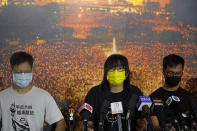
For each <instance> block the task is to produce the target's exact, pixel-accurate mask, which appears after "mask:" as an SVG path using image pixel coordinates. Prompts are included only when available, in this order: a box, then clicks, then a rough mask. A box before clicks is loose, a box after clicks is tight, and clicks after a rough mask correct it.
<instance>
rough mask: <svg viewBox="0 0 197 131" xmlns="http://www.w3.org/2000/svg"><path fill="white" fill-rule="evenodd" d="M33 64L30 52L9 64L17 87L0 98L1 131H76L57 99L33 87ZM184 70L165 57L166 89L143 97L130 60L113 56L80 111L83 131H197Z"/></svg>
mask: <svg viewBox="0 0 197 131" xmlns="http://www.w3.org/2000/svg"><path fill="white" fill-rule="evenodd" d="M33 64H34V58H33V56H32V55H30V54H28V53H26V52H16V53H14V54H12V56H11V58H10V65H11V69H12V81H13V82H12V85H11V86H10V87H8V88H6V89H4V90H3V91H1V92H0V120H1V130H2V131H42V130H43V123H44V122H47V123H48V124H50V125H55V127H54V129H52V130H56V131H65V130H69V131H72V130H74V126H73V123H72V122H71V121H73V119H70V121H69V122H65V120H64V116H63V115H62V113H61V111H60V109H59V108H58V106H57V104H56V102H55V100H54V98H53V97H52V96H51V95H50V94H49V93H48V92H47V91H45V90H43V89H40V88H39V87H36V86H34V85H33V82H32V78H33V76H32V72H33ZM184 66H185V61H184V59H183V58H182V57H181V56H178V55H176V54H170V55H168V56H166V57H165V58H164V59H163V76H164V78H165V84H164V85H163V86H162V87H160V88H159V89H157V90H156V91H154V92H153V93H152V94H151V95H150V96H143V93H142V91H141V90H140V89H139V88H138V87H136V86H134V85H132V83H131V82H130V75H131V73H130V70H129V63H128V60H127V58H126V57H125V56H123V55H121V54H112V55H111V56H109V57H108V58H107V60H106V61H105V63H104V75H103V80H102V82H101V83H100V84H99V85H97V86H95V87H92V88H91V89H90V90H89V92H88V93H87V95H86V97H85V100H84V104H83V105H82V106H81V107H80V109H79V114H80V116H81V120H82V128H81V130H84V131H93V130H94V131H135V130H136V131H197V98H196V96H195V95H194V94H192V93H190V92H188V91H186V90H185V89H183V88H182V87H181V86H180V82H181V77H182V75H183V71H184ZM79 93H80V92H79ZM72 113H73V112H72V111H71V112H70V115H71V116H70V117H71V118H72V117H73V116H72V115H73V114H72Z"/></svg>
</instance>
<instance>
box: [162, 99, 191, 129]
mask: <svg viewBox="0 0 197 131" xmlns="http://www.w3.org/2000/svg"><path fill="white" fill-rule="evenodd" d="M166 103H167V105H168V106H169V107H170V108H171V109H172V110H173V111H174V113H176V117H177V119H178V122H179V123H180V126H179V127H180V130H184V131H187V130H189V128H188V125H187V122H186V119H185V117H184V116H183V115H184V113H185V112H186V110H187V109H186V108H187V107H189V105H188V104H186V101H185V100H184V99H182V100H180V99H179V97H177V96H170V97H169V98H168V99H167V101H166Z"/></svg>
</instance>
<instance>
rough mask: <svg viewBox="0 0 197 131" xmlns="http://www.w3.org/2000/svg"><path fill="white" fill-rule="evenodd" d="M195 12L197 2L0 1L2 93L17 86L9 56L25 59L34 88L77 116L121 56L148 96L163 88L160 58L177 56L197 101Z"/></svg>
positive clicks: (196, 21) (149, 0) (103, 0)
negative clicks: (30, 62) (108, 65)
mask: <svg viewBox="0 0 197 131" xmlns="http://www.w3.org/2000/svg"><path fill="white" fill-rule="evenodd" d="M196 12H197V1H196V0H0V90H2V89H4V88H7V87H9V86H10V85H11V82H12V77H11V76H12V75H11V71H10V64H9V59H10V56H11V54H12V53H14V52H16V51H26V52H28V53H31V54H32V55H33V57H34V59H35V63H34V67H33V72H34V74H33V79H34V80H33V81H34V85H36V86H37V87H39V88H42V89H44V90H47V91H48V92H50V93H51V94H52V96H53V97H54V98H55V100H56V101H57V103H58V105H59V107H60V108H61V109H62V110H66V107H68V106H72V107H73V108H75V109H78V107H79V106H80V105H81V103H82V102H83V100H84V98H85V96H86V93H87V92H88V90H89V89H90V88H91V87H93V86H95V85H97V84H99V83H100V82H101V81H102V78H103V70H104V69H103V65H104V62H105V60H106V58H107V57H108V56H109V55H111V54H113V53H120V54H123V55H125V56H126V57H127V58H128V60H129V66H130V70H131V83H132V84H133V85H136V86H138V87H139V88H140V89H141V90H142V91H143V93H144V94H145V95H149V94H150V93H151V92H153V91H154V90H156V89H157V88H159V87H160V86H162V84H163V76H162V60H163V57H164V56H166V55H168V54H170V53H176V54H178V55H181V56H182V57H183V58H184V59H185V62H186V65H185V70H184V75H183V81H182V86H183V87H184V88H186V89H188V90H189V91H191V92H194V93H195V92H196V94H197V89H196V88H197V17H196Z"/></svg>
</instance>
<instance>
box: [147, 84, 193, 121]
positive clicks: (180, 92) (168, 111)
mask: <svg viewBox="0 0 197 131" xmlns="http://www.w3.org/2000/svg"><path fill="white" fill-rule="evenodd" d="M172 96H177V97H178V98H179V99H180V101H179V102H175V103H171V104H169V106H167V104H166V101H167V99H168V98H169V97H172ZM150 97H151V98H152V99H159V100H162V101H163V103H164V105H166V106H164V112H163V113H164V114H165V116H166V119H168V121H170V120H171V119H172V118H176V119H179V118H180V113H185V112H186V111H194V109H193V108H192V106H194V105H192V106H191V101H190V98H191V97H192V94H191V93H189V92H188V91H186V90H185V89H183V88H181V87H179V88H178V89H177V90H176V91H167V90H165V89H163V88H162V87H160V88H159V89H157V90H156V91H154V92H153V93H152V94H151V95H150ZM193 100H194V99H193ZM194 103H196V105H195V107H197V102H194ZM153 115H155V112H154V113H153Z"/></svg>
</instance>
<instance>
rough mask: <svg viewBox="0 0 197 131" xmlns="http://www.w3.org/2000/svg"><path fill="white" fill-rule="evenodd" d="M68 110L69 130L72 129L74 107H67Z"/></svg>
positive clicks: (72, 130) (71, 130)
mask: <svg viewBox="0 0 197 131" xmlns="http://www.w3.org/2000/svg"><path fill="white" fill-rule="evenodd" d="M68 112H69V113H68V124H69V131H74V119H75V109H74V108H69V109H68Z"/></svg>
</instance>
